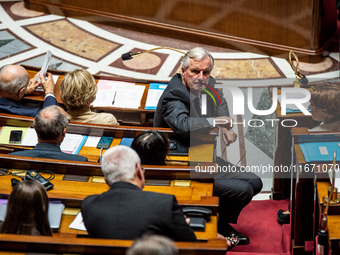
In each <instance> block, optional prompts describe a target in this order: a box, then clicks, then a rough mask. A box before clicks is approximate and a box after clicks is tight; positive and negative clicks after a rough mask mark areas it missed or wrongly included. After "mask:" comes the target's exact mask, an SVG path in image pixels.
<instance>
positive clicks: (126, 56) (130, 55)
mask: <svg viewBox="0 0 340 255" xmlns="http://www.w3.org/2000/svg"><path fill="white" fill-rule="evenodd" d="M160 49H167V50H173V51H176V52H179V53H182V54H185V52H183V51H180V50H176V49H173V48H170V47H157V48H153V49H151V50H145V51H137V52H127V53H124V54H122V60H123V61H125V60H129V59H132V58H133V56H136V55H141V54H144V53H148V52H151V51H155V50H160Z"/></svg>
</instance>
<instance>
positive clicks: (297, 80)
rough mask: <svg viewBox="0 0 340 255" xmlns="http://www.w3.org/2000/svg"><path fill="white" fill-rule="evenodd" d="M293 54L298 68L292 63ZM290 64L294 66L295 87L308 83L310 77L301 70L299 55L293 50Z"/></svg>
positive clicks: (290, 53) (290, 54)
mask: <svg viewBox="0 0 340 255" xmlns="http://www.w3.org/2000/svg"><path fill="white" fill-rule="evenodd" d="M292 55H293V56H294V58H295V60H296V68H295V67H294V65H293V63H292ZM289 64H290V66H291V67H292V69H293V71H294V73H295V77H296V78H295V81H294V83H293V84H294V87H300V86H306V85H307V84H308V79H307V77H306V76H304V75H303V74H302V73H300V71H299V59H298V57H297V55H296V54H295V53H294V52H293V51H292V50H291V51H290V52H289Z"/></svg>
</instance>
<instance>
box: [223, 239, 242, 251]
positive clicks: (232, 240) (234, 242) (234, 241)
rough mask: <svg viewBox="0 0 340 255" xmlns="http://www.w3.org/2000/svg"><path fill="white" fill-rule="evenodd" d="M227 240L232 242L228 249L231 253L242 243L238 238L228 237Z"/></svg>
mask: <svg viewBox="0 0 340 255" xmlns="http://www.w3.org/2000/svg"><path fill="white" fill-rule="evenodd" d="M226 238H227V240H228V241H229V242H230V246H229V247H228V249H227V250H228V251H230V250H231V249H232V248H234V247H235V246H236V245H238V244H239V242H240V241H239V240H238V239H237V238H236V237H226Z"/></svg>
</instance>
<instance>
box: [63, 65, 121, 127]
mask: <svg viewBox="0 0 340 255" xmlns="http://www.w3.org/2000/svg"><path fill="white" fill-rule="evenodd" d="M97 90H98V88H97V85H96V82H95V80H94V78H93V76H92V74H90V73H89V72H88V71H86V70H83V69H76V70H74V71H72V72H69V73H67V74H66V75H65V77H64V79H63V80H62V81H61V83H60V98H61V100H62V101H63V103H64V105H65V106H66V108H67V110H68V111H67V118H68V119H69V120H70V121H75V122H84V123H94V124H104V125H119V123H118V122H117V119H116V118H115V116H113V115H112V114H111V113H96V112H93V111H92V110H91V109H90V104H91V103H92V102H93V101H94V100H95V98H96V94H97Z"/></svg>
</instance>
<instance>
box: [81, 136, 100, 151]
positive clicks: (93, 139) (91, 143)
mask: <svg viewBox="0 0 340 255" xmlns="http://www.w3.org/2000/svg"><path fill="white" fill-rule="evenodd" d="M100 138H101V137H100V136H89V137H88V138H87V140H86V143H85V144H84V147H95V148H96V147H97V144H98V143H99V140H100Z"/></svg>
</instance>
